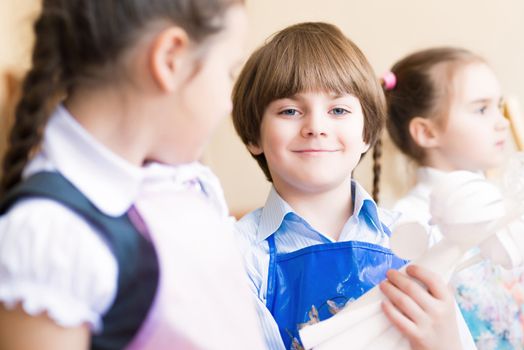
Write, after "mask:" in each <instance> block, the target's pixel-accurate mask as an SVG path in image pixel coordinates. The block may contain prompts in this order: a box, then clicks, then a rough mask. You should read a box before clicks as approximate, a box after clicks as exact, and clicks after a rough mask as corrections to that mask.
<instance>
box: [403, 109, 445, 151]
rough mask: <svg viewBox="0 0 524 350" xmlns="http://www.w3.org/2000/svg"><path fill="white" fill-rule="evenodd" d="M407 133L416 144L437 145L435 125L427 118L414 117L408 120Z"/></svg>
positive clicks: (429, 146) (421, 145) (425, 146)
mask: <svg viewBox="0 0 524 350" xmlns="http://www.w3.org/2000/svg"><path fill="white" fill-rule="evenodd" d="M409 133H410V135H411V138H412V139H413V140H414V141H415V143H416V144H417V145H419V146H420V147H422V148H434V147H436V146H438V141H439V139H438V128H437V125H436V124H435V123H434V122H433V121H432V120H429V119H426V118H422V117H415V118H413V119H411V121H410V122H409Z"/></svg>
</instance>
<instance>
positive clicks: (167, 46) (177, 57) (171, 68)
mask: <svg viewBox="0 0 524 350" xmlns="http://www.w3.org/2000/svg"><path fill="white" fill-rule="evenodd" d="M188 47H189V37H188V35H187V32H186V31H185V30H184V29H182V28H180V27H175V26H172V27H169V28H166V29H164V30H162V31H161V32H160V33H158V34H157V35H156V37H155V39H154V40H153V43H152V46H151V50H150V55H149V64H150V70H151V73H152V76H153V80H154V81H155V83H156V84H157V86H158V87H160V89H162V90H163V91H173V90H174V89H175V88H176V84H177V79H176V78H177V76H178V75H180V72H181V67H180V66H181V63H182V60H183V59H184V58H185V56H187V51H188Z"/></svg>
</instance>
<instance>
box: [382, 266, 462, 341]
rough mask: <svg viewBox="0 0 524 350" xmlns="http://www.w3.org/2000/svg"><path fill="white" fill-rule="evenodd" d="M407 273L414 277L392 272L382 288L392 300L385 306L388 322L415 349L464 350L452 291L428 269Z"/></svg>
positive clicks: (409, 269) (411, 267)
mask: <svg viewBox="0 0 524 350" xmlns="http://www.w3.org/2000/svg"><path fill="white" fill-rule="evenodd" d="M406 272H407V274H408V275H409V276H410V277H411V278H410V277H408V276H406V275H405V274H403V273H401V272H398V271H395V270H389V271H388V273H387V278H388V279H387V280H386V281H384V282H382V283H381V285H380V290H381V291H382V292H383V293H384V295H385V296H386V297H387V298H388V300H386V301H384V303H383V305H382V309H383V310H384V313H385V314H386V316H387V317H388V319H389V320H390V321H391V323H392V324H393V325H394V326H395V327H396V328H397V329H398V330H399V331H400V332H401V333H402V334H403V335H404V336H405V337H406V338H407V339H408V340H409V343H410V345H411V348H412V349H413V350H429V349H431V350H437V349H445V350H450V349H461V348H462V346H461V341H460V335H459V331H458V326H457V320H456V314H455V309H456V308H455V299H454V297H453V292H452V291H451V289H450V288H448V286H447V285H446V284H445V283H444V281H443V280H442V279H441V278H440V277H439V276H438V275H436V274H435V273H433V272H431V271H430V270H428V269H425V268H422V267H420V266H415V265H411V266H408V267H407V269H406ZM421 284H423V285H425V286H426V287H427V290H426V289H425V288H424V287H423V286H422V285H421Z"/></svg>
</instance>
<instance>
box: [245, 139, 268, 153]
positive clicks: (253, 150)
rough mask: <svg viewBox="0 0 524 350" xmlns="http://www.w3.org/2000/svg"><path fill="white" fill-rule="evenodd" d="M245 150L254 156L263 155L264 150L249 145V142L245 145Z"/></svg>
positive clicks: (252, 144)
mask: <svg viewBox="0 0 524 350" xmlns="http://www.w3.org/2000/svg"><path fill="white" fill-rule="evenodd" d="M247 149H248V150H249V152H251V154H252V155H254V156H259V155H261V154H262V153H264V150H263V149H262V147H260V146H259V145H255V144H254V143H251V142H250V143H248V144H247Z"/></svg>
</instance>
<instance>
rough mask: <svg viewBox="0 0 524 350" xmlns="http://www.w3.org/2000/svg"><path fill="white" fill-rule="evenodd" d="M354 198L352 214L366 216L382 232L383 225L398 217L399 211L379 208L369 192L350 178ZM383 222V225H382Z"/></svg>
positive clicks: (389, 223)
mask: <svg viewBox="0 0 524 350" xmlns="http://www.w3.org/2000/svg"><path fill="white" fill-rule="evenodd" d="M351 186H352V193H353V198H354V204H353V206H354V209H353V216H355V217H357V218H358V217H361V216H363V215H366V216H368V217H369V218H370V219H371V221H372V222H373V225H374V226H375V228H376V229H377V230H379V231H380V232H383V233H384V227H383V225H384V226H386V227H389V226H391V225H392V224H393V223H394V222H395V221H397V220H398V218H399V217H400V213H397V212H394V211H390V210H386V209H383V208H379V207H378V206H377V203H375V201H374V200H373V198H372V197H371V196H370V195H369V193H368V192H367V191H366V190H365V189H364V187H362V186H361V185H360V184H359V183H358V182H356V181H354V180H352V181H351ZM382 224H383V225H382Z"/></svg>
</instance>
